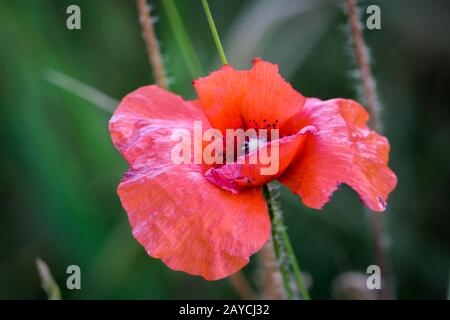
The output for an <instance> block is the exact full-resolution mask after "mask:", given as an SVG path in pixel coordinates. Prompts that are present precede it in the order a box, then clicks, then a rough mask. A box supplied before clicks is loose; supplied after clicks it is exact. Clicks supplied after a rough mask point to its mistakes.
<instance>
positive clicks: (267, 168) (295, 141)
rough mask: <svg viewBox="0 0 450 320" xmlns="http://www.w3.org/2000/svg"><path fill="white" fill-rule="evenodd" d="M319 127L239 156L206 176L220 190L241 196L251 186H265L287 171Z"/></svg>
mask: <svg viewBox="0 0 450 320" xmlns="http://www.w3.org/2000/svg"><path fill="white" fill-rule="evenodd" d="M315 131H316V128H315V127H313V126H308V127H305V128H303V129H302V130H300V131H299V132H298V133H297V134H296V135H292V136H286V137H283V138H281V139H277V140H275V141H271V142H269V143H267V144H266V145H264V146H263V147H261V148H259V149H258V150H255V151H253V152H250V153H248V154H245V155H242V156H240V157H239V158H238V159H237V161H236V162H233V163H227V164H225V165H223V166H221V167H217V168H214V167H212V168H210V169H209V170H208V171H206V172H205V177H206V178H207V179H208V180H209V181H211V182H212V183H214V184H216V185H218V186H220V187H221V188H223V189H225V190H228V191H231V192H233V193H238V192H239V191H240V190H242V189H244V188H248V187H255V186H262V185H263V184H266V183H268V182H270V181H272V180H274V179H276V177H278V176H279V175H280V174H282V173H283V172H284V170H286V168H287V167H288V166H289V164H290V163H291V161H292V160H293V159H294V157H295V156H296V154H297V153H298V152H300V150H301V146H302V145H303V142H304V141H305V139H306V136H307V134H314V133H315Z"/></svg>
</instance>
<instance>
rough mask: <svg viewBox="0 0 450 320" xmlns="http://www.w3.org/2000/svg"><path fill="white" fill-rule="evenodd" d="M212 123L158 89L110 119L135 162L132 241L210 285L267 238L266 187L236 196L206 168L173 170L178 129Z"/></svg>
mask: <svg viewBox="0 0 450 320" xmlns="http://www.w3.org/2000/svg"><path fill="white" fill-rule="evenodd" d="M194 120H199V121H202V122H203V126H204V129H206V128H208V127H209V124H208V122H207V120H206V118H205V117H204V115H203V113H202V110H201V109H199V108H197V107H196V106H195V105H194V104H192V103H189V102H186V101H183V99H181V98H179V97H178V96H176V95H174V94H172V93H169V92H167V91H165V90H163V89H160V88H158V87H156V86H147V87H143V88H140V89H138V90H136V91H134V92H132V93H131V94H129V95H128V96H127V97H125V98H124V99H123V101H122V102H121V104H120V106H119V107H118V109H117V110H116V112H115V113H114V116H113V118H112V119H111V121H110V131H111V136H112V138H113V141H114V144H115V145H116V146H117V148H118V149H119V150H120V152H121V153H122V154H123V155H124V157H125V158H126V159H127V160H128V161H129V162H130V169H129V171H128V172H127V173H126V174H125V176H124V179H123V180H122V182H121V183H120V185H119V188H118V194H119V197H120V199H121V202H122V205H123V207H124V208H125V210H126V212H127V214H128V218H129V221H130V224H131V226H132V229H133V235H134V237H135V238H136V239H137V240H138V242H139V243H140V244H141V245H143V246H144V247H145V249H146V251H147V252H148V254H149V255H150V256H152V257H155V258H160V259H161V260H163V261H164V263H166V264H167V265H168V266H169V267H170V268H172V269H174V270H180V271H184V272H187V273H190V274H194V275H201V276H203V277H204V278H206V279H208V280H216V279H220V278H223V277H226V276H228V275H230V274H232V273H234V272H236V271H238V270H239V269H240V268H242V267H243V266H244V265H245V264H246V263H248V261H249V256H250V255H252V254H253V253H255V252H256V251H257V250H259V249H260V248H261V247H262V246H263V245H264V243H265V242H266V241H267V240H268V238H269V234H270V221H269V217H268V213H267V207H266V204H265V202H264V198H263V196H262V192H261V190H260V189H257V188H254V189H249V190H247V191H245V192H242V193H239V194H238V195H233V194H231V193H230V192H228V191H225V190H223V189H220V188H218V187H217V186H215V185H213V184H211V183H210V182H208V181H207V180H206V179H205V177H204V175H203V171H204V170H203V168H202V165H200V164H174V163H173V162H172V160H171V150H172V148H173V146H174V145H175V144H176V143H178V141H172V139H171V134H172V132H173V130H174V129H180V128H181V129H184V130H187V131H189V132H190V133H191V134H193V132H192V130H193V121H194Z"/></svg>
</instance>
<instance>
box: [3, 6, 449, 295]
mask: <svg viewBox="0 0 450 320" xmlns="http://www.w3.org/2000/svg"><path fill="white" fill-rule="evenodd" d="M176 2H177V4H178V7H179V9H180V12H181V15H182V18H183V20H184V22H185V24H186V26H187V30H188V33H189V36H190V38H191V39H192V42H193V47H194V49H195V51H196V53H197V55H198V56H199V58H200V61H201V64H202V66H203V69H204V70H205V75H206V74H207V73H208V72H210V71H211V70H213V69H215V68H217V67H218V66H219V65H220V62H219V59H218V57H217V53H216V51H215V47H214V43H213V41H212V38H211V36H210V32H209V29H208V25H207V22H206V19H205V17H204V14H203V11H202V8H201V4H200V1H196V0H189V1H180V0H178V1H176ZM73 3H75V4H78V5H79V6H80V7H81V11H82V29H81V30H79V31H70V30H67V28H66V26H65V21H66V18H67V15H66V8H67V6H68V5H69V4H73ZM151 3H153V4H154V9H155V14H156V15H157V16H158V17H159V22H158V23H157V24H156V30H157V33H158V36H159V38H160V40H161V47H162V50H163V53H164V57H165V63H166V66H167V69H168V71H169V74H170V76H171V78H172V80H173V84H172V89H173V90H174V91H175V92H177V93H179V94H181V95H183V96H184V97H187V98H191V97H193V96H194V91H193V89H192V86H191V77H190V75H189V72H188V69H187V68H186V65H185V63H184V61H183V58H182V55H181V52H180V49H179V47H178V45H177V43H176V41H175V38H174V34H173V31H172V29H171V28H170V25H169V24H168V22H167V16H166V13H165V12H164V10H163V7H162V5H161V3H160V1H158V0H155V1H151ZM373 3H375V4H378V5H379V6H380V7H381V11H382V29H381V30H373V31H370V30H365V36H366V39H367V42H368V45H369V46H370V48H371V53H372V56H373V62H374V63H373V68H374V74H375V76H376V78H377V81H378V88H379V93H380V97H381V101H382V103H383V106H384V110H383V121H384V127H385V134H386V135H387V136H388V137H389V139H390V142H391V147H392V152H391V162H390V165H391V167H392V168H393V170H394V171H395V172H396V173H397V175H398V178H399V184H398V187H397V188H396V190H395V191H394V192H393V193H392V195H391V197H390V199H389V206H388V210H387V211H386V213H384V215H385V216H386V219H387V224H388V230H389V234H390V246H391V258H392V262H393V268H394V271H395V280H396V282H395V284H396V287H397V290H398V297H399V298H401V299H408V298H427V299H428V298H436V299H444V298H445V297H446V292H447V286H448V273H449V257H450V233H449V231H450V230H449V226H450V215H449V212H448V211H449V210H448V197H449V187H450V185H449V182H450V179H449V178H450V148H449V147H448V143H449V141H450V125H449V119H450V117H449V115H450V109H449V106H448V102H447V95H448V91H449V90H448V84H449V83H450V76H449V70H450V54H449V53H450V37H448V30H449V25H448V21H449V19H450V10H449V6H448V2H447V1H438V0H436V1H410V0H408V1H407V0H397V1H388V0H385V1H363V2H360V5H361V7H362V8H363V9H364V8H366V7H367V5H369V4H373ZM210 6H211V8H212V10H213V13H214V16H215V18H216V23H217V26H218V29H219V32H220V34H221V36H222V38H223V40H224V46H225V51H226V52H227V54H228V58H229V60H230V63H231V64H233V65H236V66H237V67H240V68H243V67H245V68H248V67H249V65H250V60H251V59H252V58H253V57H254V56H261V57H262V58H264V59H268V60H270V61H272V62H275V63H278V64H279V65H280V70H281V72H282V74H283V75H284V76H285V77H286V78H287V80H288V81H290V82H291V83H292V84H293V86H294V87H295V88H296V89H297V90H299V91H300V92H302V93H303V94H304V95H306V96H316V97H320V98H322V99H328V98H332V97H349V98H357V94H356V92H355V90H354V88H355V81H354V80H353V79H352V76H351V74H352V72H353V69H354V63H353V61H352V59H351V57H350V55H349V52H350V47H349V46H348V39H347V38H348V37H347V34H346V32H345V31H344V29H345V28H344V27H345V25H346V17H345V15H344V14H343V12H342V7H341V6H342V1H317V0H308V1H307V0H303V1H301V0H283V1H272V0H253V1H240V0H227V1H218V0H217V1H216V0H210ZM365 17H367V15H365ZM0 40H1V41H0V93H1V94H0V141H1V148H2V151H1V153H0V177H1V183H0V196H1V212H0V298H25V299H34V298H45V293H44V292H43V291H42V289H41V288H40V280H39V277H38V275H37V272H36V267H35V258H36V257H41V258H42V259H43V260H45V261H46V262H47V263H48V265H49V266H50V269H51V270H52V272H53V274H54V276H55V278H56V280H57V282H58V283H59V284H60V286H61V288H62V293H63V296H64V297H65V298H67V299H76V298H86V299H93V298H145V299H147V298H148V299H153V298H235V297H236V293H235V292H234V290H233V289H232V287H231V286H230V284H229V282H228V281H226V280H222V281H217V282H206V281H204V280H202V279H200V278H196V277H191V276H188V275H186V274H183V273H179V272H175V271H171V270H169V269H168V268H167V267H166V266H165V265H163V264H162V263H161V262H160V261H159V260H155V259H152V258H149V257H148V256H147V255H146V253H145V251H144V250H143V249H142V248H141V247H140V246H139V245H138V244H137V242H136V241H134V239H133V238H132V236H131V232H130V227H129V225H128V223H127V221H126V215H125V213H124V211H123V209H122V208H121V206H120V203H119V199H118V197H117V195H116V193H115V189H116V187H117V185H118V183H119V181H120V179H121V175H122V173H123V172H124V171H125V169H126V164H125V162H124V160H123V159H122V157H121V156H120V155H119V154H118V152H117V151H116V150H115V149H114V147H113V146H112V144H111V141H110V137H109V133H108V130H107V123H108V120H109V117H110V114H108V113H107V112H104V111H102V110H100V109H99V108H97V107H96V106H95V105H94V104H92V103H90V102H88V101H86V100H84V99H82V98H80V97H78V96H77V95H74V94H73V93H70V92H68V91H66V90H63V89H61V88H59V87H57V86H55V85H54V84H52V83H50V82H49V81H48V80H47V78H46V75H47V73H48V71H49V70H57V71H60V72H62V73H64V74H66V75H69V76H71V77H73V78H75V79H78V80H79V81H81V82H83V83H85V84H87V85H90V86H92V87H94V88H97V89H98V90H100V91H102V92H104V93H106V94H108V95H110V96H111V97H114V98H116V99H120V98H121V97H123V96H124V95H125V94H127V93H128V92H130V91H132V90H134V89H135V88H137V87H139V86H142V85H145V84H149V83H152V82H153V79H152V73H151V69H150V67H149V65H148V62H147V56H146V53H145V47H144V43H143V41H142V38H141V31H140V28H139V24H138V19H137V15H136V6H135V3H134V1H126V0H115V1H108V0H97V1H88V0H79V1H67V0H61V1H56V0H53V1H52V0H39V1H25V0H17V1H6V0H2V1H1V2H0ZM341 189H342V190H340V191H338V192H336V193H335V195H334V196H333V199H332V201H331V202H330V203H329V204H328V205H326V207H325V209H324V210H322V211H315V210H311V209H308V208H306V207H305V206H303V205H302V203H301V202H300V200H299V199H298V198H297V197H294V196H292V195H290V194H289V192H287V191H285V190H283V191H282V198H281V201H282V208H283V209H284V212H285V218H286V220H287V223H288V226H289V229H288V232H289V234H290V236H291V239H292V241H293V244H294V247H295V251H296V253H297V256H298V259H299V262H300V264H301V266H302V268H303V269H304V270H306V271H307V272H308V273H310V274H311V276H312V278H313V286H312V288H311V292H312V296H313V298H324V299H328V298H332V297H333V296H332V284H333V281H334V279H335V278H336V277H337V276H338V275H339V274H341V273H343V272H346V271H360V272H365V270H366V268H367V266H368V265H371V264H374V263H375V261H374V259H373V256H372V253H371V252H372V251H371V242H370V234H369V229H368V227H367V214H366V213H365V211H364V209H363V206H362V205H361V204H360V202H359V199H358V197H357V196H356V194H355V193H354V192H353V191H352V190H350V188H347V187H345V186H343V187H342V188H341ZM256 260H257V259H255V258H252V262H251V264H250V265H249V267H247V268H246V269H245V270H244V272H245V273H246V274H247V275H248V278H249V279H250V281H251V282H252V284H253V285H255V286H257V283H258V273H257V272H256V271H257V270H256V269H257V268H258V266H257V263H255V261H256ZM70 264H77V265H79V266H80V267H81V270H82V290H72V291H70V290H67V289H65V281H66V273H65V271H66V267H67V266H68V265H70Z"/></svg>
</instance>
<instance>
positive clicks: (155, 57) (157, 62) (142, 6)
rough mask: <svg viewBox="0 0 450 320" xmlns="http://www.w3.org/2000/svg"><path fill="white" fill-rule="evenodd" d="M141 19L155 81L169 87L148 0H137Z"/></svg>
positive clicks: (163, 86)
mask: <svg viewBox="0 0 450 320" xmlns="http://www.w3.org/2000/svg"><path fill="white" fill-rule="evenodd" d="M136 4H137V9H138V14H139V21H140V23H141V29H142V37H143V38H144V41H145V45H146V46H147V52H148V56H149V61H150V65H151V66H152V69H153V75H154V78H155V82H156V84H157V85H158V86H160V87H161V88H164V89H167V78H166V74H165V72H164V64H163V60H162V57H161V52H160V50H159V44H158V39H157V38H156V34H155V30H154V28H153V21H152V17H151V15H150V7H149V6H148V5H147V0H136Z"/></svg>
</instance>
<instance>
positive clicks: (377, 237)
mask: <svg viewBox="0 0 450 320" xmlns="http://www.w3.org/2000/svg"><path fill="white" fill-rule="evenodd" d="M347 15H348V22H349V26H350V32H351V36H352V40H353V45H354V52H355V56H356V61H357V64H358V69H359V74H360V78H361V83H362V94H363V98H364V100H365V102H366V105H367V109H368V111H369V114H370V120H369V125H370V126H371V127H372V128H373V129H375V130H376V131H378V132H381V130H382V123H381V118H380V113H381V107H380V103H379V100H378V97H377V91H376V83H375V80H374V77H373V75H372V70H371V68H370V61H369V55H368V52H367V47H366V44H365V41H364V37H363V34H362V30H361V22H360V14H359V10H358V7H357V5H356V1H355V0H347ZM369 219H370V226H371V229H372V238H373V246H374V254H375V259H376V261H377V264H378V265H379V267H380V269H381V275H382V279H383V285H382V289H381V294H380V298H382V299H394V298H395V291H394V288H393V286H392V277H391V271H390V267H391V265H390V262H389V255H388V248H387V246H386V244H387V233H386V232H385V228H384V216H383V215H380V214H376V215H375V214H373V213H371V214H370V215H369Z"/></svg>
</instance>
